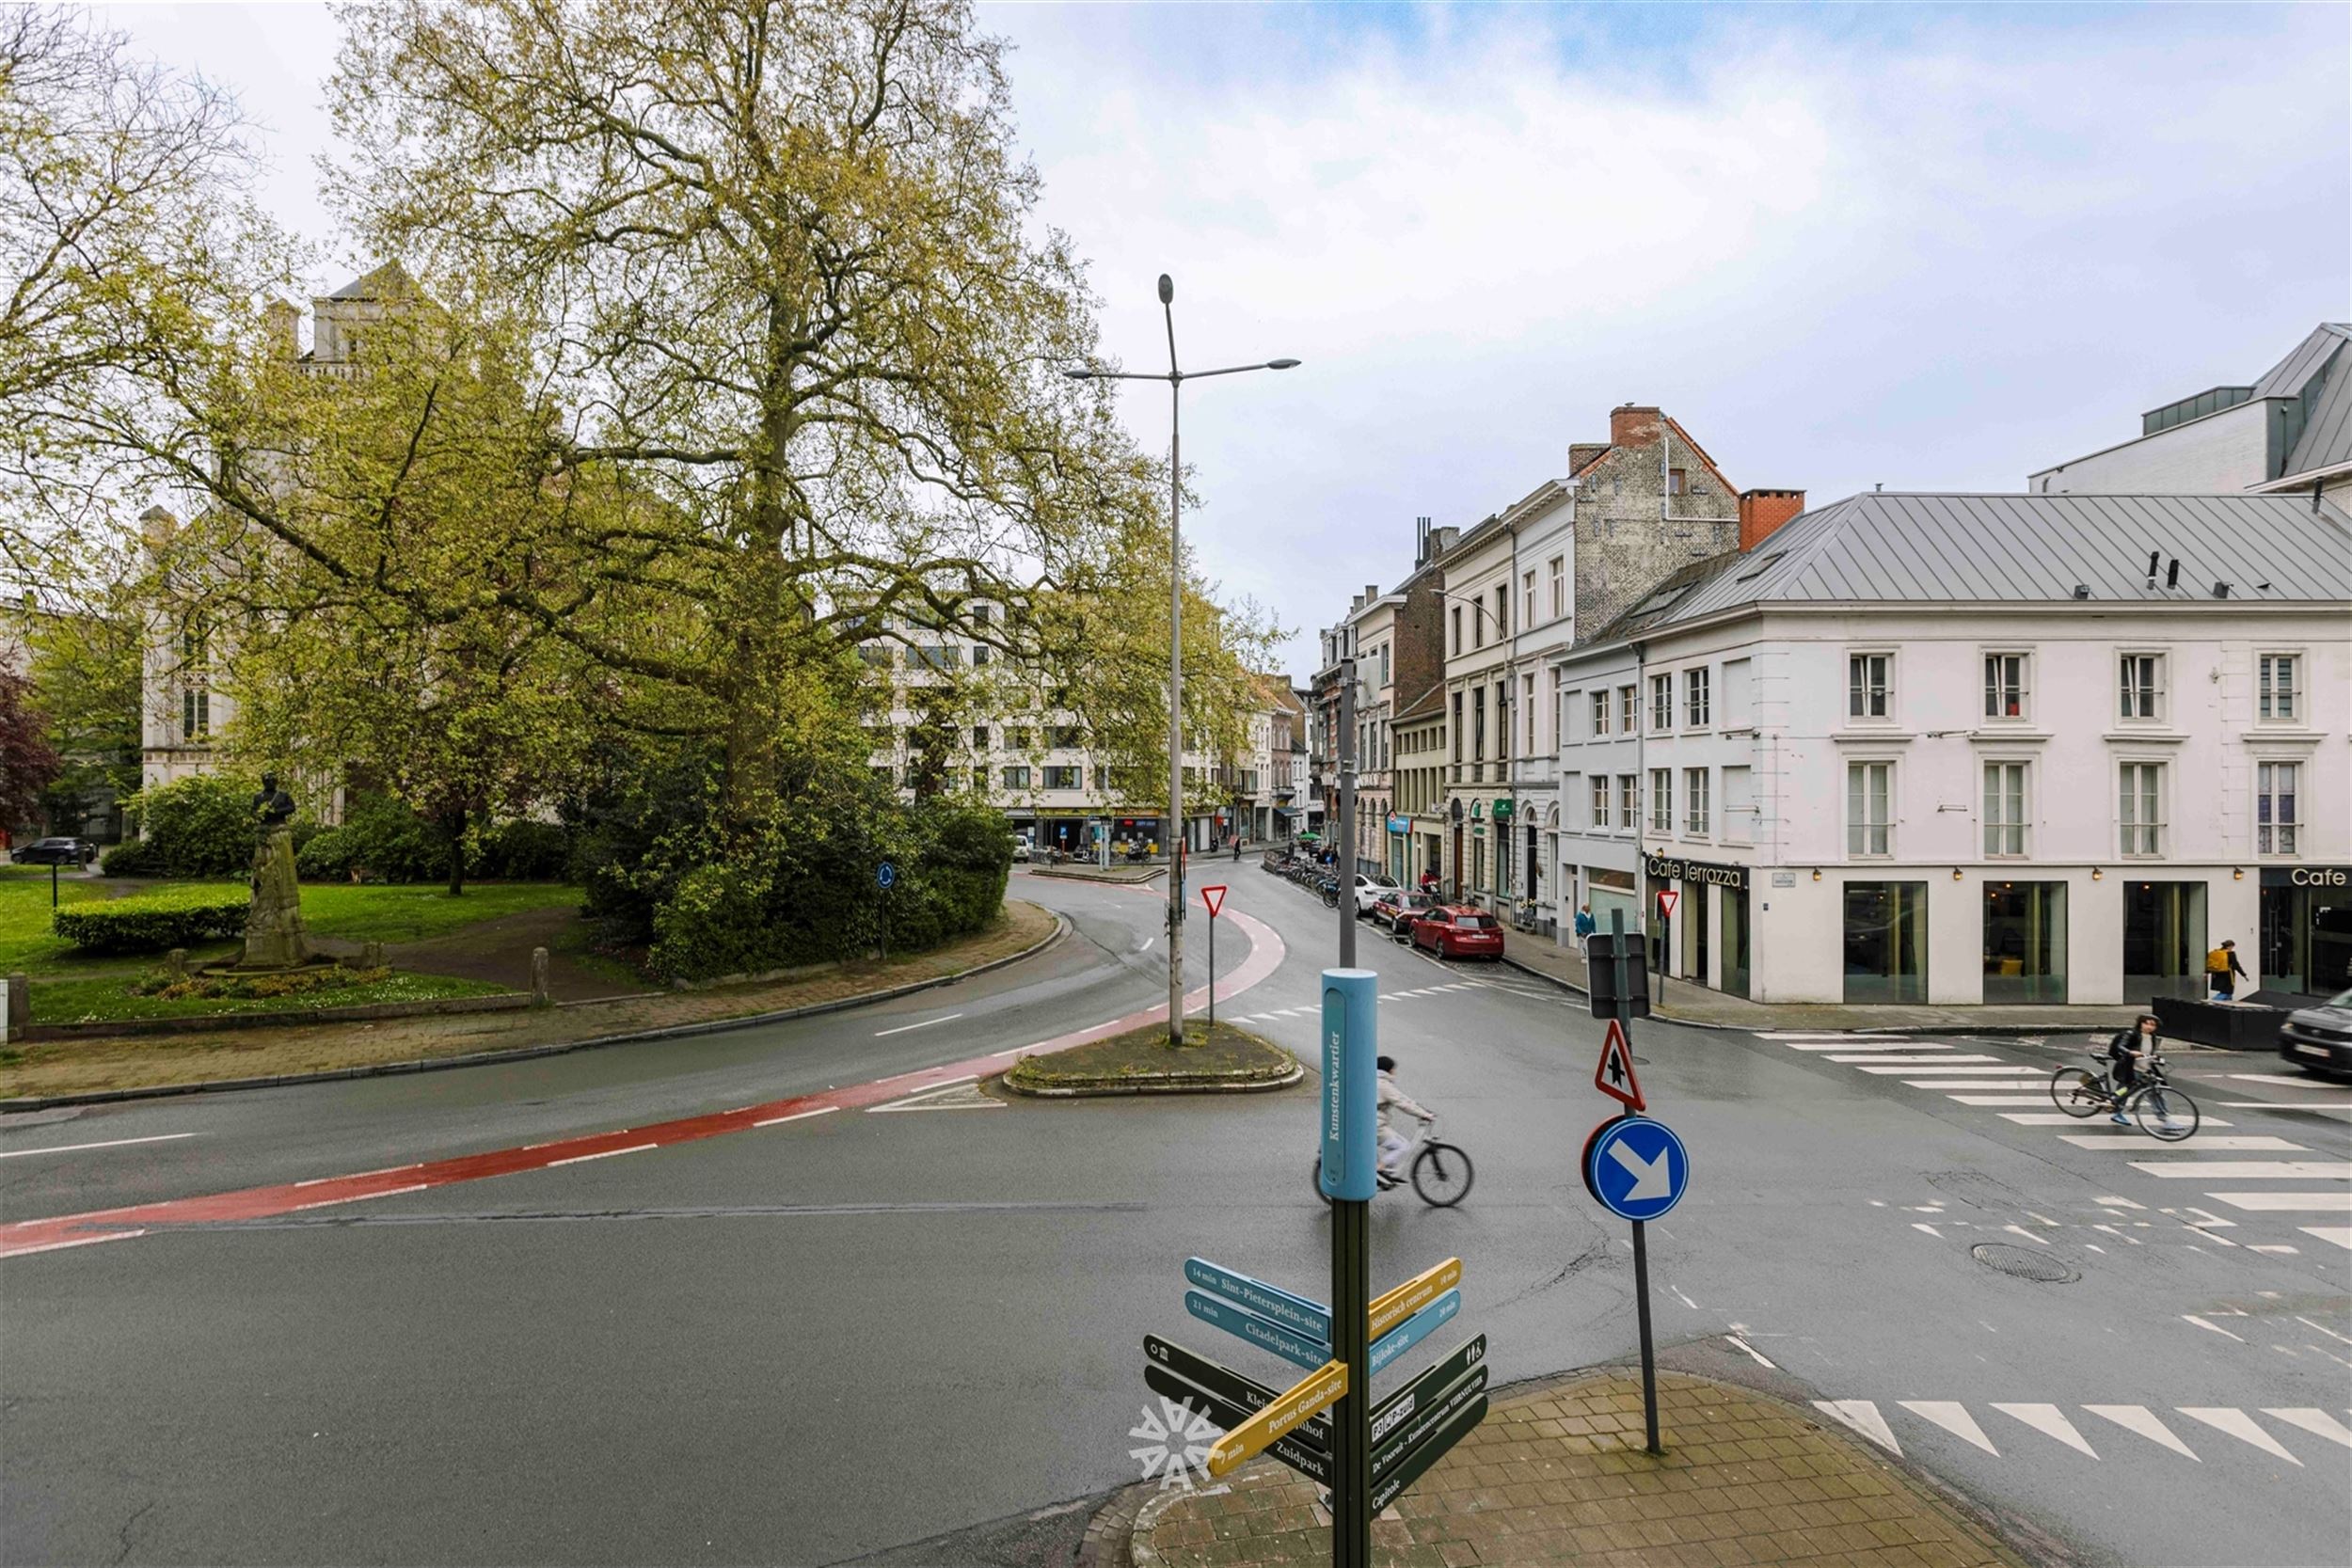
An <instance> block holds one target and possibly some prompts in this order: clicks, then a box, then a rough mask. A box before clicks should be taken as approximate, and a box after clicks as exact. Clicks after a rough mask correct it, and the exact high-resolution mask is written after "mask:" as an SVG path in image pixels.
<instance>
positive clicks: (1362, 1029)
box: [1315, 969, 1380, 1366]
mask: <svg viewBox="0 0 2352 1568" xmlns="http://www.w3.org/2000/svg"><path fill="white" fill-rule="evenodd" d="M1379 990H1380V976H1379V975H1377V974H1374V973H1373V972H1372V971H1371V970H1369V969H1327V970H1325V971H1324V972H1323V1114H1322V1121H1323V1172H1322V1174H1321V1175H1320V1176H1319V1177H1317V1178H1316V1180H1318V1181H1319V1182H1320V1183H1321V1184H1322V1187H1323V1196H1326V1197H1330V1198H1341V1199H1354V1200H1355V1201H1357V1202H1359V1203H1361V1202H1364V1201H1366V1200H1368V1199H1370V1198H1371V1196H1372V1192H1373V1164H1374V1156H1375V1153H1376V1152H1377V1150H1376V1148H1375V1144H1376V1142H1377V1141H1378V1137H1379V1127H1378V1107H1377V1104H1376V1101H1378V1099H1379V1092H1380V1085H1379V1082H1378V1069H1377V1068H1376V1066H1375V1064H1376V1062H1377V1061H1378V1058H1379V1036H1378V1033H1377V1029H1378V1023H1377V1021H1376V1017H1375V1013H1374V1010H1373V1009H1374V1007H1375V1006H1376V1004H1377V1003H1378V1001H1379ZM1322 1364H1323V1363H1321V1362H1320V1361H1318V1362H1316V1363H1315V1365H1316V1366H1321V1365H1322Z"/></svg>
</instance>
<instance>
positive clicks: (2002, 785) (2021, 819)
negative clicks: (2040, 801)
mask: <svg viewBox="0 0 2352 1568" xmlns="http://www.w3.org/2000/svg"><path fill="white" fill-rule="evenodd" d="M2028 766H2029V765H2028V764H2026V763H2022V762H1988V763H1986V764H1985V765H1984V852H1985V853H1986V854H1987V855H2023V854H2024V853H2025V852H2026V768H2027V767H2028Z"/></svg>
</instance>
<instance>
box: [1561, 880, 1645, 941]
mask: <svg viewBox="0 0 2352 1568" xmlns="http://www.w3.org/2000/svg"><path fill="white" fill-rule="evenodd" d="M1640 898H1641V895H1640V893H1639V892H1638V890H1636V889H1635V887H1634V885H1633V873H1632V872H1630V871H1620V870H1618V869H1617V868H1616V867H1614V866H1609V865H1588V866H1586V867H1584V901H1585V902H1586V903H1588V904H1590V905H1592V907H1593V928H1594V929H1595V930H1597V931H1606V930H1608V929H1610V928H1611V927H1610V925H1609V917H1610V915H1611V914H1612V913H1621V914H1623V915H1624V916H1625V928H1626V929H1627V930H1629V931H1638V930H1640V929H1641V928H1642V907H1641V903H1640ZM1571 912H1573V911H1571Z"/></svg>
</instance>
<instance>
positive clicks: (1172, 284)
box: [1160, 273, 1176, 305]
mask: <svg viewBox="0 0 2352 1568" xmlns="http://www.w3.org/2000/svg"><path fill="white" fill-rule="evenodd" d="M1175 298H1176V280H1175V279H1174V278H1172V277H1168V274H1166V273H1162V274H1160V303H1161V304H1162V305H1168V304H1171V303H1173V302H1174V300H1175Z"/></svg>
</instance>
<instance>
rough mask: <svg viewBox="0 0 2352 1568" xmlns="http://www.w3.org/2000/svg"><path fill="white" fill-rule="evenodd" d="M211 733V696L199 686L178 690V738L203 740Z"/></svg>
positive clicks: (207, 690)
mask: <svg viewBox="0 0 2352 1568" xmlns="http://www.w3.org/2000/svg"><path fill="white" fill-rule="evenodd" d="M212 733H213V694H212V692H211V691H210V690H209V689H206V688H204V687H201V686H186V687H183V688H181V689H180V738H181V739H183V740H203V739H205V738H207V737H209V736H211V735H212Z"/></svg>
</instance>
